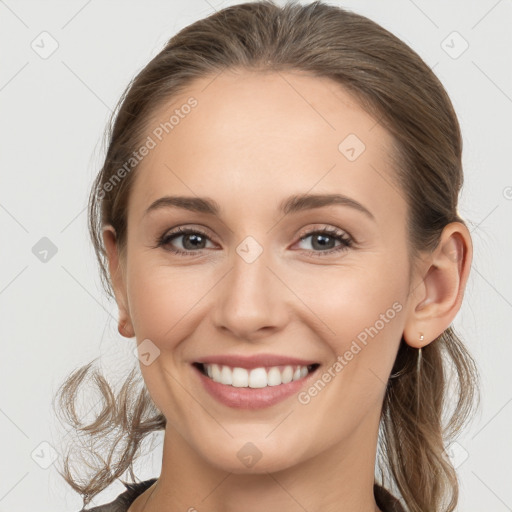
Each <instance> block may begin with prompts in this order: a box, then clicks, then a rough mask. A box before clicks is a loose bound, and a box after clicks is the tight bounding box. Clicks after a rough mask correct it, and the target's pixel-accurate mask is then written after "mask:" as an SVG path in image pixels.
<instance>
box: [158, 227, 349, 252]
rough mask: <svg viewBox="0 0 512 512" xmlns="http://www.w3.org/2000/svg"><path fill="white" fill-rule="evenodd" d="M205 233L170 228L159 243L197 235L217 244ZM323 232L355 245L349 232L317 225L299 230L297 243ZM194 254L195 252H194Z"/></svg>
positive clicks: (193, 228) (205, 231)
mask: <svg viewBox="0 0 512 512" xmlns="http://www.w3.org/2000/svg"><path fill="white" fill-rule="evenodd" d="M319 226H321V227H319ZM207 231H209V230H208V229H207V228H203V227H202V226H201V227H200V228H197V227H192V226H185V227H184V226H177V227H175V228H170V229H168V230H167V231H165V232H164V233H163V234H162V235H161V236H160V237H159V241H161V242H162V243H164V241H165V239H167V238H168V239H170V240H172V239H175V238H179V237H181V236H185V235H188V234H194V233H199V234H201V235H203V236H205V237H206V238H208V240H209V241H211V242H212V243H217V242H215V240H214V238H215V237H212V236H211V235H210V234H208V232H207ZM323 231H327V232H328V233H327V234H328V235H333V236H336V237H338V238H345V239H348V240H347V242H348V243H350V245H354V244H355V243H356V240H355V239H354V237H353V236H352V235H351V234H350V233H349V232H347V231H346V230H344V229H341V228H338V227H336V226H332V225H328V224H319V225H317V227H309V228H305V229H304V230H301V231H300V232H299V234H297V235H296V237H297V242H300V241H302V240H303V239H304V238H308V237H310V236H312V235H314V234H315V233H318V232H323ZM297 242H295V243H297ZM165 243H169V242H165ZM295 243H294V245H295ZM199 250H201V249H199ZM195 252H197V251H195Z"/></svg>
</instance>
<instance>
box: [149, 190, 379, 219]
mask: <svg viewBox="0 0 512 512" xmlns="http://www.w3.org/2000/svg"><path fill="white" fill-rule="evenodd" d="M331 205H342V206H348V207H350V208H353V209H355V210H358V211H360V212H362V213H364V214H365V215H366V216H367V217H369V218H370V219H372V220H375V217H374V216H373V214H372V213H371V212H370V211H369V210H368V209H367V208H366V207H364V206H363V205H362V204H361V203H359V202H357V201H356V200H354V199H352V198H350V197H347V196H344V195H342V194H298V195H293V196H290V197H288V198H287V199H285V200H283V201H281V202H280V203H279V206H278V209H279V211H280V212H282V213H284V214H285V215H286V214H289V213H296V212H300V211H304V210H312V209H314V208H322V207H324V206H331ZM163 208H182V209H184V210H188V211H191V212H196V213H206V214H209V215H215V216H219V214H220V211H221V209H220V206H219V204H218V203H217V202H216V201H214V200H213V199H210V198H208V197H189V196H164V197H160V198H159V199H157V200H156V201H154V202H153V203H151V205H149V207H148V208H147V209H146V211H145V212H144V216H145V215H147V214H148V213H150V212H152V211H155V210H160V209H163Z"/></svg>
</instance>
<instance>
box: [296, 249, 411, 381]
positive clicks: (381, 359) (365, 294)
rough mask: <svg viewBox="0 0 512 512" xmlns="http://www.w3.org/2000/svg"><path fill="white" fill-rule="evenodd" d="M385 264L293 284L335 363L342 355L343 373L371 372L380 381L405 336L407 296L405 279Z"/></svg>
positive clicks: (378, 260)
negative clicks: (343, 362) (379, 377)
mask: <svg viewBox="0 0 512 512" xmlns="http://www.w3.org/2000/svg"><path fill="white" fill-rule="evenodd" d="M385 261H386V259H385V258H384V257H383V255H380V257H379V255H376V256H375V257H374V258H368V259H367V261H366V262H365V264H364V265H359V264H358V265H357V266H356V265H348V266H346V267H332V268H321V267H319V269H318V270H316V271H315V272H311V273H309V274H303V275H302V276H301V278H300V280H299V279H295V281H294V282H295V283H297V284H296V286H295V288H294V290H295V291H296V293H297V295H298V296H299V297H300V298H301V300H302V301H303V302H304V304H305V305H306V306H307V308H308V310H309V311H310V318H311V322H313V323H315V324H317V325H319V326H320V327H318V331H321V332H322V333H323V335H322V337H323V341H324V343H325V344H326V345H327V347H326V348H328V349H329V351H330V353H331V356H332V359H333V361H334V360H336V358H337V356H339V355H342V356H343V355H345V356H346V357H345V359H346V360H347V362H348V364H347V365H346V368H344V370H345V369H346V370H348V372H350V373H353V372H354V373H355V372H359V371H361V370H362V371H363V373H365V374H367V373H368V370H369V369H371V370H372V371H374V372H375V374H377V375H378V376H382V377H383V379H384V380H385V379H386V378H387V377H386V372H387V370H388V368H390V367H391V366H392V364H393V361H394V358H395V355H396V350H397V349H398V345H399V342H400V339H401V335H402V332H403V326H404V318H403V317H404V315H403V313H402V312H403V310H404V309H405V299H406V293H407V280H406V276H404V274H403V272H402V271H400V270H399V268H391V267H390V264H389V262H388V264H386V263H385ZM395 265H398V266H400V262H395ZM402 268H405V267H402ZM345 373H347V372H345Z"/></svg>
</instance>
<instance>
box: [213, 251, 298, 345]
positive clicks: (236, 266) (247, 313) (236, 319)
mask: <svg viewBox="0 0 512 512" xmlns="http://www.w3.org/2000/svg"><path fill="white" fill-rule="evenodd" d="M269 263H270V262H269V258H267V257H266V253H265V251H264V252H263V253H262V254H261V255H260V256H259V257H258V258H257V259H256V260H255V261H252V262H248V261H246V260H245V259H244V258H243V257H241V256H240V255H239V254H238V253H236V252H235V253H234V256H233V264H232V266H231V270H230V271H229V272H228V274H227V275H226V276H225V278H224V279H223V280H222V282H221V283H219V285H220V286H218V290H217V294H216V297H215V299H216V300H215V306H214V308H215V309H214V314H213V317H214V322H215V325H216V327H217V328H218V329H221V330H224V331H228V332H230V333H231V334H232V335H233V337H235V338H236V339H237V340H247V341H252V340H257V339H259V338H261V337H264V336H268V335H269V334H271V333H273V332H277V331H279V330H280V329H282V328H283V326H284V325H285V324H286V322H287V315H288V314H289V311H290V304H289V301H290V295H291V292H290V291H289V290H288V288H287V287H286V286H285V285H284V284H283V282H282V280H281V279H280V278H279V277H278V276H277V274H276V272H275V271H273V269H272V268H270V265H269Z"/></svg>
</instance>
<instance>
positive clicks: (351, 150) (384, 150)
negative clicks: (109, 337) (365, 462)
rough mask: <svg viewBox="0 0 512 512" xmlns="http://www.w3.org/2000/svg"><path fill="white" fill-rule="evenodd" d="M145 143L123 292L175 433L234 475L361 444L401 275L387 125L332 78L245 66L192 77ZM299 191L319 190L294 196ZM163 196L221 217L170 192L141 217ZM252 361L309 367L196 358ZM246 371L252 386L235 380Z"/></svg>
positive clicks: (388, 348) (400, 218)
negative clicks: (202, 365)
mask: <svg viewBox="0 0 512 512" xmlns="http://www.w3.org/2000/svg"><path fill="white" fill-rule="evenodd" d="M191 97H193V100H189V98H191ZM185 105H189V106H188V107H187V106H185ZM172 115H174V118H172V120H171V121H170V119H171V116H172ZM166 122H167V123H168V124H167V125H165V123H166ZM160 123H162V124H160ZM145 137H149V138H146V139H145V144H146V147H147V148H148V149H147V150H142V151H140V152H139V153H140V154H141V155H142V154H143V153H147V154H146V156H144V157H143V159H142V161H141V163H140V164H139V167H138V168H137V170H136V171H134V172H136V173H137V176H136V180H135V182H134V188H133V189H132V191H131V196H130V201H129V212H128V232H127V260H126V262H125V264H126V267H125V272H126V274H125V281H124V286H123V290H122V293H123V294H124V296H125V300H126V314H127V317H128V318H129V320H130V322H131V325H132V326H133V331H134V333H135V335H136V338H137V342H138V344H141V345H140V346H139V351H140V352H141V365H140V366H141V370H142V373H143V376H144V379H145V382H146V384H147V387H148V390H149V392H150V394H151V396H152V398H153V400H154V402H155V403H156V405H157V407H158V408H159V409H160V410H161V411H162V413H163V414H164V415H165V417H166V419H167V422H168V424H169V425H170V426H172V429H173V431H175V433H176V435H178V436H180V437H181V438H182V439H183V440H184V441H185V442H186V443H187V444H188V445H189V446H190V447H191V448H192V450H194V451H195V452H196V453H197V454H198V455H199V457H200V458H201V459H202V460H203V461H207V462H208V463H210V464H211V465H213V466H216V467H220V468H222V469H224V470H226V471H231V472H236V473H242V472H260V471H261V472H263V471H271V470H273V471H275V470H279V469H284V468H287V467H291V466H293V465H295V464H298V463H300V462H301V461H305V460H307V459H309V458H312V457H314V456H316V455H319V454H321V453H322V452H325V450H329V451H331V452H332V451H335V450H337V449H338V450H342V449H343V450H346V449H347V447H348V446H354V441H355V440H358V442H362V441H364V440H365V441H367V442H368V441H369V440H371V441H372V442H373V441H374V439H375V437H374V436H375V435H376V429H377V426H378V421H379V416H380V409H381V404H382V400H383V397H384V394H385V388H386V383H387V380H388V376H389V373H390V371H391V368H392V365H393V362H394V359H395V356H396V353H397V350H398V347H399V343H400V339H401V336H402V333H403V329H404V324H405V321H406V318H405V317H406V315H407V311H408V291H409V284H410V283H409V280H408V275H409V261H408V256H407V243H408V242H407V236H406V215H407V208H406V203H405V200H404V197H403V195H402V193H401V191H400V190H399V189H398V187H397V186H396V185H395V182H394V178H393V175H394V170H393V167H392V163H391V160H390V157H389V155H390V151H391V149H390V148H391V142H392V141H391V137H390V135H389V134H388V132H387V131H385V129H384V128H383V127H382V126H381V125H380V124H378V123H377V122H376V120H375V119H373V118H372V117H370V116H369V115H368V114H366V113H365V112H364V111H363V110H362V109H361V108H359V107H358V106H357V104H356V103H355V101H354V99H353V98H352V97H351V96H350V95H349V94H348V93H347V92H346V91H345V90H343V89H342V88H341V87H340V86H338V85H337V84H335V83H334V82H332V81H330V80H328V79H323V78H317V77H311V76H306V75H305V74H299V73H279V74H278V73H267V74H261V73H251V72H248V71H244V72H240V73H237V74H235V73H232V72H224V73H221V74H220V75H219V76H217V77H216V78H214V77H213V76H212V77H208V78H205V79H202V80H200V81H196V82H195V83H194V84H193V85H192V86H190V87H188V88H187V90H186V91H185V92H184V93H183V94H182V95H180V96H179V97H176V98H174V99H173V101H172V103H169V104H168V105H167V106H166V108H165V109H160V110H159V111H158V113H157V115H155V116H154V117H153V119H152V120H151V122H150V123H149V125H148V130H147V133H146V135H145ZM303 195H308V196H309V195H311V196H320V199H317V200H313V199H308V200H306V201H298V200H295V201H294V200H293V199H291V198H294V197H297V196H303ZM336 195H339V196H343V197H344V198H347V199H343V197H342V198H341V199H338V200H337V201H336V200H333V199H332V198H333V197H335V196H336ZM165 196H173V197H175V196H181V197H187V198H190V201H188V202H186V201H182V203H181V204H182V206H186V205H187V204H188V205H189V206H191V205H194V204H196V203H197V202H198V201H199V199H202V200H205V201H206V200H207V201H211V202H212V203H213V204H214V205H215V206H217V207H218V211H217V212H216V213H211V212H209V211H207V209H206V208H203V209H202V210H201V208H198V209H197V211H195V210H194V211H192V210H191V209H188V208H185V207H179V206H177V205H176V204H174V206H173V205H172V204H171V203H172V201H170V200H169V201H167V205H165V204H166V203H165V201H161V202H160V203H159V204H160V207H154V208H152V209H150V210H149V211H147V210H148V208H149V207H150V205H152V204H153V203H154V202H155V201H157V200H159V199H160V198H163V197H165ZM324 196H325V197H324ZM327 196H328V197H327ZM329 197H330V198H331V199H330V200H324V199H325V198H327V199H328V198H329ZM321 198H324V199H321ZM175 203H176V202H175ZM285 205H287V206H285ZM177 228H180V229H182V230H187V231H188V230H190V232H192V234H190V233H188V234H183V233H179V232H178V233H176V229H177ZM322 230H328V231H329V232H328V233H324V234H322V233H321V231H322ZM173 233H174V237H171V236H167V238H166V240H165V241H164V243H163V244H161V245H158V240H159V239H160V237H162V236H164V235H171V234H173ZM173 251H178V252H177V253H175V252H173ZM183 251H187V252H186V253H183ZM262 354H264V355H269V356H280V357H282V358H283V359H282V360H281V361H274V362H273V363H274V364H270V366H275V365H276V363H277V364H278V365H279V364H280V365H281V366H282V367H281V368H277V369H273V370H270V367H267V368H265V370H266V371H267V372H270V371H272V379H273V378H276V379H281V380H285V381H286V380H288V378H290V376H289V375H288V376H286V372H289V370H286V372H285V373H284V374H283V373H281V372H280V370H283V369H284V366H286V365H287V364H286V363H287V362H291V363H295V364H300V361H302V362H303V363H304V364H305V365H307V364H309V363H312V362H314V363H316V364H318V365H319V366H318V367H317V368H316V370H315V371H314V372H313V373H309V374H308V375H307V376H306V377H301V378H300V379H299V381H292V383H291V384H280V385H277V384H276V385H272V386H269V385H266V384H268V381H265V380H264V379H265V374H262V373H261V370H258V371H256V372H251V371H250V367H251V365H250V364H245V363H244V362H238V363H236V361H235V362H233V361H231V363H232V364H231V366H232V367H233V366H239V367H247V368H249V371H247V370H246V369H245V370H242V371H240V370H235V371H234V372H231V370H230V369H229V368H226V369H225V370H222V365H221V366H220V367H219V372H220V373H221V375H222V376H223V377H224V378H226V379H228V381H229V378H230V376H231V378H234V379H235V380H236V383H237V385H236V386H232V385H228V384H222V383H213V384H212V381H211V379H209V377H206V376H204V375H202V374H201V372H200V371H199V370H198V368H196V366H195V365H194V363H196V362H201V361H204V360H208V359H209V358H213V357H218V358H219V359H220V362H222V360H226V361H227V356H242V357H247V358H251V357H252V356H258V355H262ZM292 358H295V359H299V360H300V361H298V362H297V361H295V362H294V361H291V359H292ZM288 360H289V361H288ZM228 362H229V361H228ZM270 363H272V361H270ZM295 364H292V365H291V366H292V370H293V371H295V370H296V366H295ZM261 365H262V364H261V361H260V362H258V361H256V363H255V364H254V365H252V366H261ZM227 366H229V365H227ZM212 368H213V367H212ZM299 373H300V371H299V372H298V373H297V375H295V376H296V377H297V376H298V375H299ZM235 374H236V377H235ZM251 375H252V376H251ZM246 377H249V379H251V382H252V384H253V385H254V386H264V387H254V388H253V387H244V378H246ZM259 378H262V379H263V380H259ZM206 379H209V380H208V382H209V383H210V386H205V381H206ZM238 379H241V380H240V381H238ZM228 381H224V382H228ZM271 382H273V383H274V384H275V383H276V382H277V380H276V381H273V380H271ZM245 385H246V384H245ZM209 388H214V389H215V390H216V393H218V395H217V396H220V397H221V398H220V399H219V398H218V397H216V396H214V394H212V393H210V391H208V389H209ZM283 390H285V391H287V393H284V392H283ZM251 393H252V394H251ZM280 393H283V395H284V396H281V399H280V400H277V398H276V397H277V395H278V394H280ZM248 443H251V444H248ZM356 446H357V445H356ZM357 449H358V450H359V451H360V450H361V445H360V444H359V446H358V448H357ZM249 456H253V459H250V457H249ZM254 457H255V459H254ZM259 457H261V458H260V459H259V460H258V461H257V464H255V465H254V469H252V465H251V463H247V461H248V460H249V459H250V460H256V459H258V458H259Z"/></svg>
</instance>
